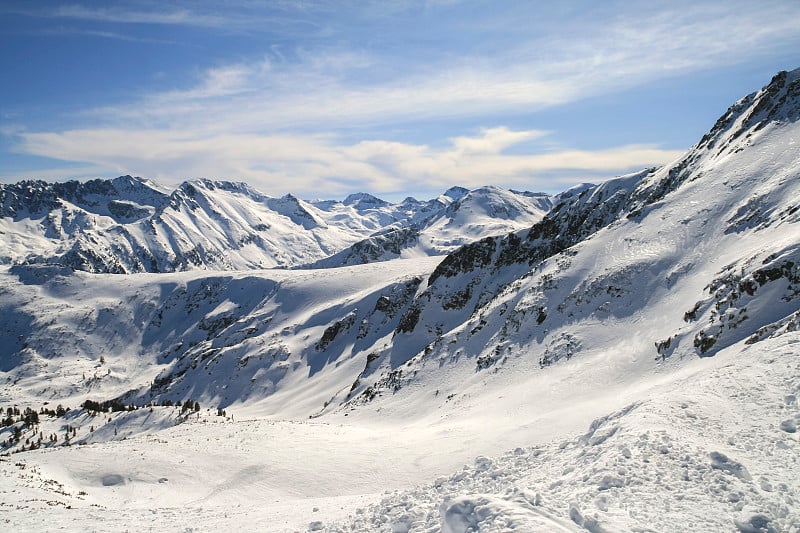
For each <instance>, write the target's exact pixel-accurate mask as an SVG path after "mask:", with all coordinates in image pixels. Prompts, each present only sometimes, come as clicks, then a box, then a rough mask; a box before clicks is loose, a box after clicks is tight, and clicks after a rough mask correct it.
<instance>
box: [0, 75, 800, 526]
mask: <svg viewBox="0 0 800 533" xmlns="http://www.w3.org/2000/svg"><path fill="white" fill-rule="evenodd" d="M799 119H800V70H796V71H793V72H789V73H780V74H778V75H776V76H775V78H773V80H772V81H771V82H770V83H769V85H767V86H765V87H764V88H763V89H762V90H760V91H758V92H756V93H753V94H751V95H748V96H746V97H744V98H743V99H741V100H740V101H739V102H737V103H736V104H734V105H733V106H732V107H731V108H730V109H729V110H728V112H727V113H726V114H725V115H724V116H723V117H721V118H720V120H719V121H717V123H716V124H715V125H714V127H713V128H712V129H711V131H710V132H709V133H708V134H707V135H706V136H705V137H703V139H701V140H700V141H699V142H698V144H697V145H695V146H694V147H692V148H691V149H690V150H689V151H688V152H687V153H686V154H685V155H684V156H682V157H681V158H680V159H678V160H676V161H675V162H674V163H672V164H670V165H666V166H665V167H662V168H657V169H647V170H644V171H642V172H639V173H635V174H631V175H628V176H622V177H618V178H614V179H611V180H608V181H606V182H604V183H601V184H599V185H582V186H579V187H575V188H573V189H570V190H567V191H565V192H563V193H561V194H559V195H555V196H546V195H536V194H532V193H519V192H514V191H506V190H503V189H499V188H496V187H486V188H482V189H477V190H475V191H467V190H462V189H459V188H453V189H451V190H449V191H447V192H446V193H445V194H443V195H442V196H440V197H439V198H438V199H435V200H431V201H430V202H418V201H416V200H412V199H409V200H406V201H405V202H403V203H401V204H388V203H386V202H383V201H381V200H379V199H377V198H374V197H371V196H369V195H352V196H351V197H348V199H347V200H345V201H344V202H323V201H314V202H304V201H302V200H299V199H297V198H294V197H291V196H289V197H284V198H281V199H274V198H269V197H266V196H264V195H262V194H260V193H258V192H256V191H253V190H251V189H249V188H248V187H247V186H244V185H240V184H239V185H237V184H227V183H223V182H210V181H203V182H191V183H186V184H184V185H182V186H181V188H179V189H178V190H177V191H174V192H172V193H170V192H169V191H165V190H163V189H161V188H160V187H159V186H157V185H155V184H152V183H150V182H147V181H146V180H140V179H134V178H129V177H124V178H118V179H117V180H112V181H110V182H96V183H92V184H91V185H86V186H83V189H81V186H80V185H77V184H75V183H74V182H70V183H68V184H61V185H53V186H51V185H47V184H44V183H43V182H23V183H21V184H17V185H16V186H8V187H5V188H4V189H3V191H2V196H0V200H1V202H0V208H2V209H3V211H2V214H3V218H2V219H0V242H2V243H3V250H2V256H3V263H4V264H3V265H2V271H1V272H0V310H1V311H2V313H0V383H2V388H0V407H2V409H3V417H4V419H3V424H2V425H3V427H2V428H0V452H1V453H3V454H4V455H3V456H1V457H0V470H2V477H0V524H2V525H3V527H2V529H7V530H13V531H33V530H42V529H44V530H55V529H62V530H69V531H86V530H90V531H91V530H97V531H124V530H156V531H162V530H167V531H174V530H192V531H212V530H218V529H219V528H221V527H226V526H236V527H237V528H239V529H241V530H244V531H309V530H310V531H342V532H345V531H346V532H361V531H389V532H393V533H394V532H408V531H412V532H413V531H424V532H433V531H444V532H447V533H456V532H457V533H466V532H470V531H471V532H477V531H481V532H500V531H503V532H505V531H523V532H526V531H591V532H599V531H609V532H610V531H676V530H696V531H740V532H745V533H750V532H771V531H774V532H779V531H780V532H784V531H800V503H799V501H798V500H799V499H800V440H799V439H798V433H797V426H798V425H800V403H798V396H800V150H798V142H800V120H799ZM76 187H77V188H78V190H77V191H76V190H75V188H76ZM117 195H118V196H119V198H121V199H117V200H114V199H113V198H115V197H116V196H117ZM118 204H120V205H121V204H125V206H126V207H125V209H122V207H121V206H120V205H118ZM274 266H283V267H292V268H288V269H274V268H269V267H274ZM26 409H30V410H28V411H26ZM34 414H35V415H36V416H35V417H34ZM34 418H35V419H36V420H34Z"/></svg>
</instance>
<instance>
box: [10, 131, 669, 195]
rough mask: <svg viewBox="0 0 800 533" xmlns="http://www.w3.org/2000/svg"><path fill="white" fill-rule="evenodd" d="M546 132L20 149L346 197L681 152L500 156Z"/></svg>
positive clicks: (100, 141) (509, 180) (649, 149)
mask: <svg viewBox="0 0 800 533" xmlns="http://www.w3.org/2000/svg"><path fill="white" fill-rule="evenodd" d="M541 135H542V132H539V131H512V130H509V129H507V128H505V127H498V128H491V129H487V130H485V131H484V132H482V134H481V135H480V136H476V137H466V136H462V137H457V138H455V139H452V140H451V144H450V146H448V147H445V148H442V149H434V148H431V147H430V146H426V145H416V144H407V143H400V142H389V141H380V140H372V141H362V142H358V143H354V144H343V143H340V142H337V140H336V139H335V138H334V137H332V136H321V135H317V136H302V135H271V136H260V135H219V136H210V137H193V136H184V135H182V134H177V133H173V132H169V131H163V130H150V131H147V130H142V131H128V130H75V131H67V132H63V133H57V134H53V133H23V134H21V138H22V143H21V145H20V146H19V149H20V150H21V151H24V152H25V153H29V154H35V155H45V156H48V157H56V158H58V159H63V160H67V161H83V162H87V163H91V164H92V165H94V166H92V167H91V168H98V167H101V168H102V167H105V168H108V169H110V170H113V171H114V172H116V173H119V174H123V173H132V174H139V175H143V176H146V177H153V178H156V179H158V180H160V181H164V182H177V181H181V180H184V179H188V178H195V177H214V178H222V179H231V180H245V181H248V182H250V183H251V184H253V185H254V186H256V187H257V188H260V189H261V190H263V191H264V192H266V193H267V194H274V195H277V194H283V193H286V192H293V193H295V194H300V195H304V196H307V197H309V196H313V197H317V196H320V195H323V196H328V197H336V196H340V195H343V194H346V193H349V192H353V191H352V184H353V183H359V184H360V187H361V188H362V189H364V190H369V191H371V192H375V193H395V192H399V191H407V190H436V189H443V188H447V187H449V186H451V185H452V184H456V183H457V184H461V185H464V186H467V187H478V186H481V185H485V184H490V183H493V184H498V185H504V186H506V187H518V188H525V189H539V190H543V189H547V190H553V189H554V187H553V185H554V184H553V183H552V179H551V178H552V175H553V174H554V173H558V174H562V175H563V174H564V173H565V172H566V173H567V174H568V178H569V179H570V180H571V181H580V180H583V179H586V177H587V176H595V175H597V173H602V174H604V175H606V176H609V175H613V174H618V173H622V172H625V171H628V170H633V169H639V168H642V167H645V166H649V165H656V164H662V163H666V162H668V161H671V160H673V159H675V158H676V157H678V156H679V155H680V152H676V151H673V150H662V149H659V148H658V147H654V146H640V145H632V146H620V147H614V148H610V149H604V150H562V151H557V152H551V153H544V154H530V155H520V154H506V153H503V150H504V149H506V148H508V147H510V146H512V145H514V144H517V143H519V142H522V141H525V140H530V139H533V138H537V137H540V136H541ZM465 147H466V149H465ZM322 191H324V194H322Z"/></svg>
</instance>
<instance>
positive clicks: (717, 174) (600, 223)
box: [354, 71, 800, 401]
mask: <svg viewBox="0 0 800 533" xmlns="http://www.w3.org/2000/svg"><path fill="white" fill-rule="evenodd" d="M798 78H800V71H794V72H792V73H781V74H778V75H777V76H775V78H774V79H773V80H772V81H771V83H770V84H769V85H768V86H766V87H765V88H764V89H762V90H760V91H758V92H756V93H754V94H751V95H749V96H747V97H745V98H743V99H742V100H741V101H739V102H737V103H736V104H735V105H734V106H732V107H731V109H730V110H729V111H728V113H726V115H725V116H723V117H722V118H721V119H720V121H718V123H717V125H716V126H715V127H714V129H713V130H712V132H711V133H710V134H709V135H707V136H705V137H704V138H703V139H702V140H701V142H700V143H698V145H697V146H695V147H694V148H692V149H691V150H690V151H689V152H688V153H687V154H686V155H685V156H684V157H683V158H681V159H680V160H679V161H677V162H676V163H674V164H672V165H669V166H667V167H665V168H662V169H659V170H649V171H645V172H643V173H640V174H635V175H631V176H626V177H623V178H619V179H616V180H611V181H608V182H605V183H603V184H601V185H599V186H596V187H592V188H587V189H584V190H582V191H580V192H577V194H574V195H572V196H570V197H567V198H565V199H563V200H562V201H561V202H560V203H559V204H557V205H556V206H555V207H554V208H553V209H552V210H551V212H550V213H548V214H547V215H546V216H545V218H544V219H543V220H542V221H541V222H539V223H537V224H535V225H534V226H533V227H532V228H530V229H529V230H525V231H521V232H518V233H515V234H510V235H508V236H505V237H494V238H488V239H484V240H481V241H479V242H477V243H474V244H470V245H467V246H465V247H463V248H461V249H460V250H458V251H457V252H454V253H453V254H451V255H449V256H448V257H447V258H445V260H444V261H442V263H441V264H440V265H439V266H438V267H437V268H436V270H435V271H434V272H433V273H432V274H431V276H430V278H429V279H428V283H427V287H425V289H424V291H422V292H421V293H420V294H419V296H418V297H417V298H416V300H415V302H414V303H413V304H412V305H411V307H410V308H409V311H408V312H407V313H406V315H405V316H404V317H403V318H402V319H401V323H400V326H399V328H398V332H397V337H396V339H395V343H394V348H387V349H386V350H384V351H383V352H381V353H379V354H378V358H377V360H376V362H375V365H376V366H379V367H380V368H382V372H381V373H379V374H376V375H379V376H380V377H378V378H376V379H374V380H371V382H369V381H364V380H362V381H361V383H360V385H359V386H360V388H359V389H357V390H356V391H354V393H355V394H360V399H359V400H357V401H368V400H369V399H370V398H374V397H375V395H376V394H378V393H381V392H384V391H393V392H395V393H396V392H397V391H398V390H399V389H400V388H402V387H403V386H405V384H407V383H412V382H416V381H420V380H423V381H425V382H426V383H429V384H430V385H429V386H433V385H432V384H433V383H434V382H440V383H441V382H445V383H459V382H462V383H470V382H476V383H477V382H480V381H482V378H478V377H477V375H478V374H481V373H483V372H481V371H482V370H484V369H489V370H491V372H492V373H495V372H501V373H504V374H507V375H515V371H514V370H511V369H509V370H507V371H505V372H504V367H505V366H508V367H511V368H518V367H525V368H527V367H528V366H530V364H529V362H533V363H534V366H540V367H546V366H549V365H551V364H553V363H556V362H558V361H559V360H566V359H569V358H571V357H573V356H577V355H580V356H582V357H591V356H592V355H590V354H594V355H593V356H594V357H600V358H601V359H604V358H605V357H606V355H602V354H607V353H608V350H612V351H614V350H620V351H621V352H622V353H624V354H625V356H624V357H625V358H631V359H633V360H635V361H636V363H635V366H638V367H640V368H639V369H638V370H636V369H635V368H631V369H630V372H631V373H632V375H634V376H635V375H637V373H639V372H641V371H645V369H646V368H648V367H652V366H653V365H654V364H655V363H654V362H653V359H655V358H656V357H657V358H659V359H661V358H666V357H670V356H675V355H677V356H679V357H685V356H689V355H704V356H705V355H712V354H713V353H715V352H716V351H717V350H719V349H722V348H724V347H725V346H729V345H731V344H732V343H736V342H739V341H743V340H744V339H748V338H750V339H751V341H752V342H756V341H757V339H758V338H763V337H764V336H765V335H770V334H774V333H775V332H780V331H785V330H786V329H787V328H788V329H792V328H794V327H796V322H797V320H796V316H797V315H796V313H797V311H798V309H800V299H798V298H797V296H798V270H797V269H798V264H800V263H799V262H798V260H800V256H798V250H800V243H799V242H798V235H800V230H799V229H798V222H799V221H800V205H798V203H797V202H798V200H797V198H800V179H798V177H800V155H799V154H798V153H797V151H796V149H795V148H794V139H795V138H796V137H797V135H798V118H800V103H799V101H800V81H798ZM695 302H696V303H695ZM633 324H635V326H633ZM637 331H638V332H641V333H638V334H635V333H634V334H633V335H632V332H637ZM758 332H760V333H758ZM754 335H755V336H754ZM620 343H622V344H620ZM397 346H402V347H403V349H402V354H401V353H400V350H398V349H397ZM464 359H467V360H468V361H471V364H470V363H465V362H464V361H463V360H464ZM454 362H455V364H454ZM615 364H616V363H615ZM455 369H459V370H455ZM476 371H478V374H476V373H475V372H476ZM517 373H518V372H517ZM420 376H424V378H420ZM455 376H459V377H458V378H456V377H455ZM462 380H463V381H462ZM458 388H464V387H462V386H459V387H458Z"/></svg>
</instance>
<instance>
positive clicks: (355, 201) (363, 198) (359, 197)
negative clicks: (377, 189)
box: [343, 192, 389, 208]
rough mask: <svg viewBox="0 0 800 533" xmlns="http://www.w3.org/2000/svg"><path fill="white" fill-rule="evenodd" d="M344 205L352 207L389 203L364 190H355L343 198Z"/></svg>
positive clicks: (377, 205) (367, 206) (380, 205)
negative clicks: (355, 191)
mask: <svg viewBox="0 0 800 533" xmlns="http://www.w3.org/2000/svg"><path fill="white" fill-rule="evenodd" d="M343 203H344V205H352V206H354V207H361V208H369V207H383V206H386V205H389V202H386V201H384V200H381V199H380V198H378V197H377V196H373V195H371V194H369V193H366V192H357V193H353V194H350V195H348V196H347V198H345V199H344V202H343Z"/></svg>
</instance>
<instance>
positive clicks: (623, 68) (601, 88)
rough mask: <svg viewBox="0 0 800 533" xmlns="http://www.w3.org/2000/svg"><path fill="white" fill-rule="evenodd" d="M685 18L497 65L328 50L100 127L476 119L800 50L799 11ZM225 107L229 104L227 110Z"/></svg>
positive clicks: (171, 96)
mask: <svg viewBox="0 0 800 533" xmlns="http://www.w3.org/2000/svg"><path fill="white" fill-rule="evenodd" d="M740 7H741V9H730V8H727V7H725V6H716V7H715V6H711V7H709V6H700V7H691V6H680V8H679V9H662V10H661V11H658V10H654V11H650V10H648V11H647V12H644V11H642V12H638V13H636V12H634V13H631V14H629V15H627V16H625V17H611V16H608V15H606V18H604V19H601V20H598V21H592V20H589V19H587V18H584V19H582V20H581V21H579V22H576V23H573V25H572V26H569V27H567V28H565V31H564V32H563V35H558V34H556V33H553V34H548V35H546V36H536V35H534V36H532V37H531V38H530V39H528V40H527V41H525V42H523V43H521V44H519V43H516V44H515V45H514V46H513V47H509V48H507V49H504V50H501V51H497V52H496V53H493V54H491V55H481V54H476V53H475V52H472V53H471V54H468V55H459V56H457V57H452V56H450V55H448V54H446V53H439V52H436V51H431V54H430V56H429V57H426V58H425V59H424V60H419V58H412V59H396V58H395V59H392V60H391V62H389V63H387V61H388V60H387V59H386V58H385V57H382V56H381V55H379V54H376V53H375V52H374V51H366V50H361V51H359V50H353V49H351V48H327V49H316V50H313V51H308V50H302V49H300V50H299V51H296V53H295V54H294V55H293V58H292V60H286V59H285V58H281V57H278V56H273V57H268V56H267V57H264V56H262V57H259V58H257V59H256V60H254V61H250V62H241V61H240V62H237V63H235V64H230V65H219V66H216V67H214V68H211V69H208V70H207V71H206V72H204V73H203V74H202V75H201V76H200V77H199V79H197V80H196V83H195V84H194V86H189V87H187V88H180V89H174V90H170V91H166V92H163V93H156V94H151V95H149V96H146V97H145V98H143V99H142V100H140V101H136V102H132V103H129V104H121V105H116V106H113V107H105V108H102V109H95V110H92V115H93V116H94V118H95V119H101V120H102V119H106V120H107V121H109V123H111V122H115V123H117V122H119V121H120V120H125V121H131V122H137V123H139V124H140V125H145V126H148V125H149V126H152V125H158V124H169V125H170V127H182V126H186V127H191V128H208V129H210V130H214V131H219V130H221V129H226V130H227V131H230V132H242V131H247V132H252V131H258V130H262V131H265V130H274V129H286V128H324V129H329V128H339V127H352V126H363V125H364V124H376V123H381V122H386V121H394V120H398V119H399V120H425V119H436V118H447V117H470V116H472V117H475V116H481V115H485V114H490V113H496V112H509V111H523V112H527V113H530V112H533V111H536V110H538V109H543V108H547V107H552V106H556V105H561V104H565V103H569V102H573V101H576V100H580V99H583V98H587V97H591V96H595V95H598V94H604V93H608V92H612V91H619V90H624V89H627V88H631V87H635V86H637V85H640V84H644V83H649V82H652V81H655V80H660V79H664V78H668V77H670V76H679V75H683V74H687V73H690V72H696V71H700V70H703V69H706V68H709V67H713V68H719V67H721V66H724V65H729V64H736V63H738V62H743V61H747V60H749V59H753V58H757V57H758V56H759V54H763V53H764V52H765V50H774V49H778V48H781V47H782V48H784V49H790V48H791V47H792V46H796V45H800V34H798V32H797V30H796V28H798V27H800V10H797V9H792V8H791V6H788V5H784V6H781V5H778V6H776V7H775V8H774V9H772V10H762V9H759V8H756V7H751V8H748V7H747V6H744V5H743V6H740ZM221 97H224V98H221Z"/></svg>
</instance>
